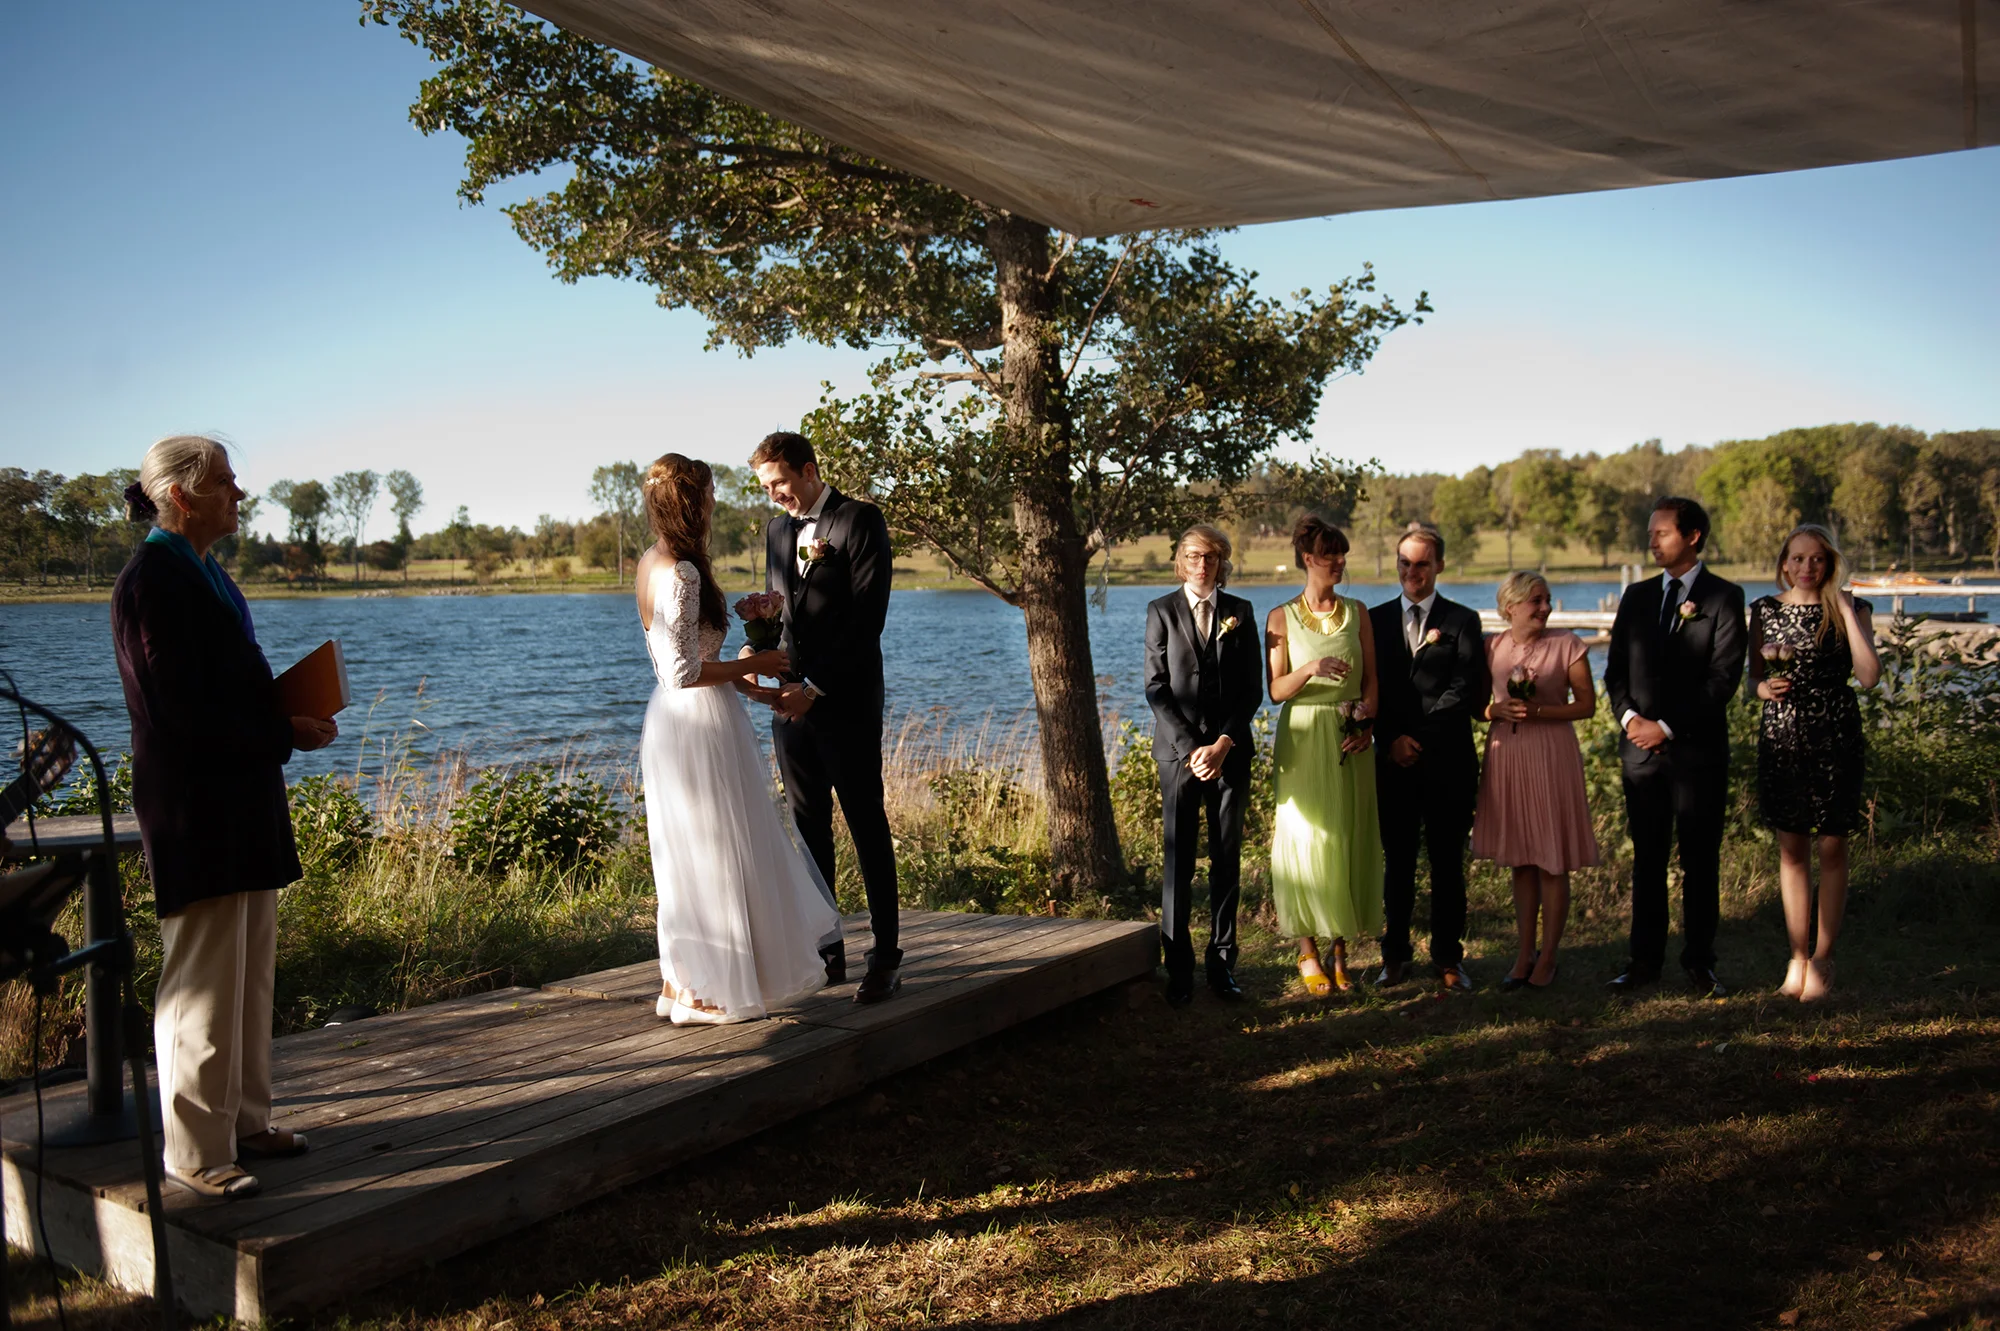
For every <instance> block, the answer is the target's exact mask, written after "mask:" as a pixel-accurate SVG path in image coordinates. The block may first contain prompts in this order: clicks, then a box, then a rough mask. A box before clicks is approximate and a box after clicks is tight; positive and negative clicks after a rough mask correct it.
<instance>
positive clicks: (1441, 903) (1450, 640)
mask: <svg viewBox="0 0 2000 1331" xmlns="http://www.w3.org/2000/svg"><path fill="white" fill-rule="evenodd" d="M1443 571H1444V537H1443V536H1441V535H1439V534H1438V532H1437V530H1436V529H1435V528H1431V527H1426V526H1422V525H1420V524H1417V523H1412V524H1410V529H1409V530H1408V531H1407V532H1405V533H1404V535H1403V539H1402V540H1401V541H1399V542H1397V544H1396V578H1397V580H1398V581H1399V582H1400V583H1402V588H1403V590H1402V594H1401V595H1400V596H1398V597H1396V598H1395V599H1394V600H1392V601H1384V602H1383V603H1382V604H1380V605H1378V606H1376V607H1374V608H1373V609H1372V610H1370V611H1369V612H1368V615H1369V619H1370V620H1371V621H1372V627H1373V628H1374V630H1375V659H1376V662H1377V665H1378V668H1379V670H1380V673H1381V684H1380V689H1381V703H1380V715H1378V716H1377V717H1376V719H1375V782H1376V789H1377V791H1378V792H1379V798H1378V799H1377V801H1376V805H1375V808H1376V816H1377V819H1378V821H1379V825H1380V827H1381V830H1382V861H1383V869H1384V873H1383V883H1382V906H1383V916H1384V926H1385V927H1384V929H1383V933H1382V970H1381V973H1380V974H1378V975H1377V976H1376V977H1375V983H1376V984H1378V985H1381V986H1383V987H1385V988H1386V987H1388V986H1391V985H1397V984H1401V983H1402V982H1403V981H1404V980H1406V979H1408V978H1409V972H1410V962H1411V959H1412V957H1413V956H1414V952H1413V950H1412V948H1411V945H1410V917H1411V915H1412V913H1413V912H1414V911H1415V908H1416V898H1417V851H1418V849H1419V848H1420V847H1421V848H1422V849H1423V851H1424V852H1425V854H1426V856H1427V858H1428V859H1429V860H1430V869H1431V942H1430V949H1431V966H1432V967H1433V968H1434V969H1435V970H1436V971H1437V975H1438V982H1439V983H1440V984H1442V985H1443V986H1444V988H1445V991H1446V992H1447V993H1470V992H1471V991H1472V976H1471V973H1470V972H1469V971H1468V970H1467V969H1466V965H1465V855H1466V844H1467V839H1468V838H1469V837H1470V836H1471V835H1472V810H1473V806H1474V805H1475V804H1476V803H1477V802H1478V799H1479V754H1478V752H1477V751H1476V750H1475V749H1474V748H1473V744H1472V719H1473V717H1474V716H1476V715H1478V714H1479V712H1480V711H1481V710H1482V709H1484V708H1485V706H1486V700H1487V695H1488V694H1489V692H1491V689H1492V682H1491V679H1490V677H1489V676H1488V673H1487V668H1486V637H1485V633H1484V632H1483V630H1482V628H1481V626H1480V623H1479V612H1478V611H1476V610H1473V609H1470V608H1469V607H1467V606H1463V605H1460V604H1459V603H1458V602H1456V601H1453V600H1449V599H1447V598H1446V597H1443V596H1440V595H1439V594H1438V589H1437V580H1438V574H1440V573H1442V572H1443Z"/></svg>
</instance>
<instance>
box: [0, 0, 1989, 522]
mask: <svg viewBox="0 0 2000 1331" xmlns="http://www.w3.org/2000/svg"><path fill="white" fill-rule="evenodd" d="M357 13H358V7H357V6H356V5H354V4H353V3H351V2H350V0H285V3H282V4H271V3H268V2H266V3H251V2H250V0H207V2H206V3H203V4H200V5H192V6H166V5H159V4H142V3H104V2H99V0H77V3H69V4H60V5H31V6H15V7H13V8H12V9H11V11H10V13H9V15H8V18H7V25H8V39H7V41H6V42H5V43H4V44H0V125H5V126H6V127H7V132H6V134H4V135H0V180H4V182H5V206H4V208H0V465H16V466H24V467H28V468H31V469H33V468H41V467H48V468H51V469H55V470H60V471H65V472H76V471H94V470H102V469H104V468H107V467H114V466H131V465H136V464H137V461H138V458H139V456H140V455H141V454H142V453H143V451H144V449H145V446H146V445H147V444H148V443H149V442H150V441H151V440H152V439H154V438H156V437H158V436H159V435H161V434H165V433H170V432H173V431H177V430H189V429H193V430H220V431H222V432H224V433H225V434H226V435H227V436H228V437H229V438H231V439H232V440H233V441H234V442H235V444H236V445H237V447H238V449H239V458H238V466H239V470H240V472H241V474H242V475H243V477H244V479H245V480H246V482H247V483H248V484H249V485H250V486H251V487H253V488H255V489H258V490H262V489H263V488H264V487H266V486H268V485H269V484H271V483H272V482H273V481H276V480H278V479H280V478H286V477H289V478H293V479H303V478H305V477H307V476H319V477H322V478H324V477H326V476H329V475H331V474H333V473H334V472H337V471H343V470H348V469H350V468H354V467H372V468H374V469H376V470H378V471H385V470H388V469H389V468H392V467H399V466H400V467H407V468H409V469H410V470H411V471H413V472H415V473H416V474H417V475H418V476H419V478H421V479H422V480H423V482H424V484H425V487H426V491H427V494H428V498H429V501H430V507H429V509H428V510H427V511H426V513H425V514H424V515H423V516H422V517H421V518H420V519H419V522H418V525H419V527H420V528H421V527H427V526H431V525H435V524H437V523H441V522H443V521H445V520H446V519H447V518H448V517H449V514H450V511H451V509H452V508H454V507H456V506H457V505H459V504H464V505H466V506H467V507H468V508H469V509H470V510H471V513H472V516H473V517H474V518H475V519H476V520H479V521H485V522H502V523H517V524H521V525H523V526H527V525H531V524H532V523H533V521H534V519H535V516H536V515H537V514H538V513H541V512H551V513H555V514H557V515H558V516H581V515H583V514H585V513H587V512H588V511H589V501H588V498H587V496H586V488H587V486H588V483H589V475H590V471H591V469H592V468H593V467H595V466H597V465H599V464H601V463H603V462H607V461H614V460H617V459H621V458H633V459H642V458H646V457H651V456H655V455H657V454H658V453H661V452H664V451H666V450H668V449H678V450H680V451H683V452H688V453H693V454H696V455H699V456H704V457H707V458H710V459H712V460H714V461H720V462H740V461H741V460H742V455H743V454H744V453H746V452H747V451H748V449H749V447H750V445H751V444H752V443H754V442H755V440H756V439H757V438H758V437H759V436H761V435H762V434H763V433H765V432H766V431H768V430H771V429H775V428H781V427H785V426H789V425H793V424H796V422H797V420H798V417H799V415H800V414H801V413H802V412H804V411H805V410H806V409H808V408H809V407H811V406H812V404H813V403H814V402H815V401H816V400H817V398H818V394H819V388H818V385H819V382H820V380H822V379H832V380H834V381H835V382H836V383H838V384H839V385H841V386H842V387H843V388H846V389H849V390H852V389H854V388H857V387H859V386H860V384H861V382H862V371H863V369H864V367H865V359H866V358H865V357H861V356H858V355H855V354H852V353H845V352H834V351H827V350H822V349H818V348H812V347H793V348H787V349H784V350H780V351H777V352H766V353H760V354H759V355H758V356H757V357H756V358H754V359H750V360H746V359H743V358H741V357H739V356H737V355H736V354H735V353H733V352H726V351H725V352H703V351H702V350H701V344H702V338H703V334H704V325H703V324H702V322H701V320H699V319H698V318H696V317H695V316H693V315H689V314H685V313H675V312H668V311H662V310H660V309H659V308H657V307H656V306H655V305H654V304H653V303H652V297H651V293H650V292H649V291H647V290H646V289H644V288H641V287H638V286H635V285H632V284H621V283H615V282H611V281H595V282H588V283H584V284H581V285H578V286H564V285H562V284H561V283H559V282H556V281H555V280H554V279H553V278H551V277H550V276H549V275H548V271H547V269H546V267H545V266H544V264H543V262H542V260H541V258H540V257H539V256H538V255H537V254H535V253H534V252H533V251H531V250H530V249H529V248H528V247H527V246H526V245H524V244H522V243H521V242H520V241H519V240H518V239H516V238H515V237H514V235H513V233H512V232H511V230H510V229H509V228H508V226H507V223H506V219H505V218H504V217H503V216H501V214H500V213H499V212H497V211H496V210H494V209H492V208H477V209H474V208H462V207H460V206H459V204H458V201H457V198H456V195H455V194H454V188H455V186H456V183H457V180H458V169H459V153H460V145H459V144H458V143H457V142H456V141H454V140H451V139H449V138H444V137H440V138H433V139H425V138H423V137H421V136H420V135H418V134H417V132H416V131H415V130H414V129H413V128H412V127H411V126H410V124H409V122H408V119H407V108H408V104H409V102H410V99H411V97H412V95H413V93H414V91H415V88H416V85H417V82H418V80H419V79H421V78H422V77H423V75H424V73H425V72H426V66H425V63H424V61H423V59H422V58H421V56H419V55H418V53H417V52H416V51H415V50H414V49H412V48H410V47H409V46H407V45H405V44H404V43H403V42H402V41H401V40H400V39H398V38H397V37H396V36H395V35H394V34H393V33H392V32H389V31H387V30H384V29H379V28H369V29H363V28H361V27H360V26H359V25H358V23H357V21H356V20H357ZM1996 218H2000V149H1994V148H1989V149H1983V150H1980V151H1978V152H1970V153H1956V154H1951V155H1947V156H1942V157H1933V158H1924V159H1919V160H1915V161H1906V162H1896V163H1885V164H1878V165H1871V166H1860V167H1845V168H1838V169H1834V170H1827V171H1817V172H1807V173H1798V174H1793V175H1788V176H1772V177H1761V178H1757V179H1750V180H1732V181H1714V182H1704V183H1698V184H1690V185H1676V186H1667V187H1661V188H1655V189H1649V190H1634V191H1624V192H1619V193H1613V194H1596V195H1582V196H1575V197H1570V198H1562V199H1541V200H1529V201H1522V202H1512V203H1498V204H1490V203H1489V204H1480V205H1468V206H1464V207H1455V208H1439V209H1429V210H1421V211H1413V212H1399V213H1376V214H1363V215H1358V216H1350V217H1338V218H1326V219H1319V220H1314V221H1307V222H1294V223H1285V224H1279V225H1271V226H1263V227H1255V228H1250V229H1247V230H1245V231H1242V232H1239V233H1237V234H1235V235H1234V236H1232V237H1229V238H1228V239H1227V240H1226V241H1225V242H1224V243H1225V246H1226V248H1227V250H1228V251H1229V252H1230V254H1231V255H1232V256H1233V257H1235V258H1236V259H1238V260H1239V261H1241V262H1243V263H1244V264H1246V265H1248V266H1250V267H1254V268H1256V269H1257V270H1259V271H1260V272H1261V273H1262V274H1263V278H1264V281H1265V283H1266V285H1267V286H1268V287H1269V288H1270V289H1272V290H1274V291H1289V290H1292V289H1294V288H1297V287H1300V286H1324V285H1326V284H1327V283H1329V282H1331V281H1334V280H1336V279H1337V278H1339V277H1340V276H1342V275H1344V274H1347V273H1350V272H1353V271H1355V270H1357V269H1358V268H1359V266H1360V265H1361V263H1362V262H1363V261H1365V260H1372V261H1373V262H1374V263H1375V265H1376V269H1377V271H1378V273H1379V274H1380V275H1381V278H1382V284H1383V287H1384V289H1385V290H1387V291H1389V292H1391V293H1394V294H1396V295H1398V296H1399V297H1404V298H1407V297H1409V296H1413V295H1414V294H1415V293H1416V291H1418V290H1419V289H1427V290H1428V291H1429V292H1430V295H1431V299H1432V302H1433V303H1434V304H1435V305H1436V306H1437V312H1436V314H1434V315H1433V316H1432V317H1431V318H1430V319H1429V320H1428V321H1427V323H1426V324H1425V326H1423V327H1422V328H1412V329H1405V330H1403V331H1401V332H1398V333H1396V334H1394V335H1393V336H1392V337H1390V339H1389V340H1388V341H1387V342H1386V343H1385V344H1384V347H1383V350H1382V352H1381V353H1380V355H1379V356H1378V357H1377V359H1376V361H1375V363H1374V365H1373V366H1372V367H1371V368H1370V369H1369V371H1368V372H1367V373H1366V374H1365V375H1362V376H1358V377H1353V378H1349V379H1346V380H1343V381H1341V382H1339V383H1336V384H1335V385H1333V386H1332V387H1331V388H1330V389H1329V390H1328V392H1327V395H1326V399H1325V402H1324V405H1323V407H1322V409H1321V413H1320V419H1319V422H1318V425H1317V436H1316V442H1317V443H1318V444H1319V445H1320V446H1322V447H1325V448H1328V449H1330V450H1332V451H1334V452H1337V453H1340V454H1344V455H1347V456H1351V457H1369V456H1379V457H1381V458H1382V459H1384V460H1385V461H1386V462H1388V463H1389V464H1390V465H1391V466H1392V467H1394V468H1396V469H1398V470H1414V469H1420V468H1435V469H1439V470H1449V471H1456V470H1462V469H1463V468H1465V467H1468V466H1471V465H1473V464H1475V463H1478V462H1495V461H1499V460H1502V459H1504V458H1507V457H1511V456H1513V455H1514V454H1515V453H1517V452H1519V451H1520V450H1521V449H1522V448H1526V447H1531V446H1549V447H1557V448H1561V449H1563V450H1565V451H1570V452H1578V451H1583V450H1587V449H1597V450H1609V449H1617V448H1622V447H1624V446H1625V445H1627V444H1630V443H1632V442H1635V441H1637V440H1640V439H1644V438H1647V437H1651V436H1658V437H1660V438H1663V439H1665V440H1666V441H1667V442H1668V444H1669V445H1671V446H1679V445H1681V444H1685V443H1712V442H1714V441H1716V440H1719V439H1727V438H1741V437H1754V436H1757V435H1762V434H1766V433H1769V432H1770V431H1773V430H1776V429H1781V428H1784V427H1786V426H1789V425H1804V424H1818V423H1823V422H1828V421H1843V420H1878V421H1885V422H1898V423H1903V424H1908V425H1913V426H1916V427H1918V428H1920V429H1926V430H1942V429H1955V428H1958V429H1962V428H1974V427H1989V426H2000V372H1996V370H1995V367H1996V366H2000V320H1996V319H1995V318H1994V311H1995V310H1996V309H2000V224H1996ZM260 525H261V524H260ZM375 525H376V527H377V528H378V529H379V530H378V533H377V534H385V533H386V532H387V530H388V527H389V520H388V515H387V513H386V506H384V509H383V511H381V513H380V514H379V515H378V518H377V521H376V524H375Z"/></svg>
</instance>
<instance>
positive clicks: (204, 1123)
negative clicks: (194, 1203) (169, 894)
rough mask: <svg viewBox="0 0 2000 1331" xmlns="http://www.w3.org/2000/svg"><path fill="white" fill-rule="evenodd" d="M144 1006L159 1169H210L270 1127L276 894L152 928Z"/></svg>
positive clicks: (237, 899)
mask: <svg viewBox="0 0 2000 1331" xmlns="http://www.w3.org/2000/svg"><path fill="white" fill-rule="evenodd" d="M160 941H161V943H162V944H163V946H164V952H165V955H164V957H163V958H162V960H161V962H160V985H159V992H158V995H157V996H156V998H155V1000H154V1004H153V1044H154V1048H155V1049H156V1050H157V1056H158V1059H159V1065H160V1107H161V1110H162V1111H163V1114H162V1116H163V1117H164V1118H165V1119H166V1134H165V1135H166V1161H167V1168H168V1169H171V1170H175V1171H177V1172H191V1171H196V1170H202V1169H212V1168H214V1167H215V1166H217V1165H226V1164H229V1163H230V1162H231V1161H233V1160H235V1159H236V1142H237V1139H238V1138H241V1137H254V1136H255V1135H257V1134H258V1133H260V1132H262V1131H264V1130H265V1129H266V1128H268V1127H270V1126H271V991H272V988H273V985H274V983H275V980H276V974H277V964H278V894H277V893H276V892H235V893H232V894H230V895H229V896H224V897H211V898H209V899H208V900H207V901H197V902H195V903H194V904H193V905H191V906H186V907H183V908H182V909H180V910H178V911H175V912H174V913H173V914H172V915H169V916H167V917H165V918H164V919H162V920H161V921H160Z"/></svg>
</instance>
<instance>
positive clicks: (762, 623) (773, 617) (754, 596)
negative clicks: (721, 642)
mask: <svg viewBox="0 0 2000 1331" xmlns="http://www.w3.org/2000/svg"><path fill="white" fill-rule="evenodd" d="M736 614H737V616H738V617H739V618H741V619H742V621H743V636H744V637H746V638H748V639H749V640H750V645H751V647H753V648H755V649H756V650H757V651H760V652H768V651H770V650H771V649H772V648H773V647H776V646H777V645H778V644H779V642H780V641H782V640H783V639H784V636H785V598H784V597H782V596H780V595H778V593H776V592H751V593H750V594H749V595H748V596H746V597H744V598H743V599H741V600H739V601H738V602H737V603H736Z"/></svg>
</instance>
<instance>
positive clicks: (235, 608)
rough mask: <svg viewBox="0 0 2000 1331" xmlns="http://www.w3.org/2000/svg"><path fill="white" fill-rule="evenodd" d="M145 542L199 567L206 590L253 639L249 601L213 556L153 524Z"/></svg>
mask: <svg viewBox="0 0 2000 1331" xmlns="http://www.w3.org/2000/svg"><path fill="white" fill-rule="evenodd" d="M146 544H148V545H164V546H165V547H166V548H167V549H169V550H171V551H173V552H174V553H175V554H177V555H179V556H180V557H181V558H183V559H185V560H187V561H188V562H189V563H190V564H193V565H194V566H195V567H196V568H198V569H200V570H201V576H202V577H203V578H204V579H205V580H206V581H207V583H208V586H209V590H210V591H212V592H214V593H215V595H216V597H217V598H218V599H219V600H220V601H221V602H222V603H223V604H224V605H226V606H228V607H229V613H231V614H232V615H235V616H236V622H237V623H238V624H239V625H241V626H242V628H243V636H244V637H246V638H248V639H250V641H251V642H255V641H257V631H256V629H254V628H252V627H251V624H250V603H249V602H248V601H246V600H244V599H243V593H242V592H241V591H239V590H238V589H237V586H236V584H235V583H234V582H231V581H230V580H229V575H228V574H227V573H224V572H223V571H222V565H220V564H218V563H216V562H215V556H214V555H197V554H195V552H194V546H192V545H191V544H189V543H188V539H187V537H185V536H183V535H181V534H180V533H179V532H172V531H168V530H167V529H166V528H165V527H155V528H153V530H151V531H149V532H147V533H146Z"/></svg>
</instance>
